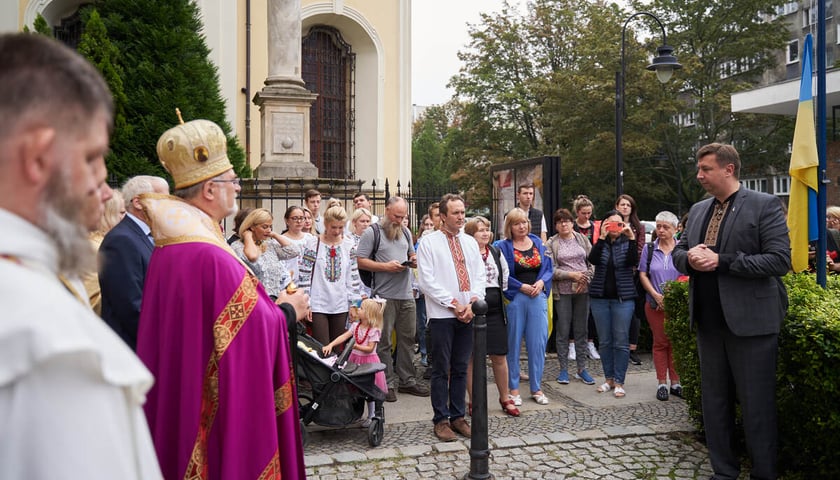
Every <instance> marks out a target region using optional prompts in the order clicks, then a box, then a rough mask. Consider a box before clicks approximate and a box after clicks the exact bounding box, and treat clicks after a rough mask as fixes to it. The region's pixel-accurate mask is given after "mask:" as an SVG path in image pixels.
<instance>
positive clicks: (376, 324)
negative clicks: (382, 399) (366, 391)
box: [324, 298, 388, 423]
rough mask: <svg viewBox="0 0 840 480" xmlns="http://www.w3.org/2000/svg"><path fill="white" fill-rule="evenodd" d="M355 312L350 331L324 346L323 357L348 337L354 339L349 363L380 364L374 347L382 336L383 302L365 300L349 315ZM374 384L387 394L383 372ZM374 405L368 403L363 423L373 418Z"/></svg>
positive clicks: (377, 374) (372, 299) (378, 375)
mask: <svg viewBox="0 0 840 480" xmlns="http://www.w3.org/2000/svg"><path fill="white" fill-rule="evenodd" d="M353 311H355V313H356V316H357V317H358V319H359V320H358V321H357V322H354V323H353V324H352V325H350V329H349V330H347V331H346V332H344V333H342V334H341V335H339V336H338V337H337V338H336V339H335V340H333V341H332V342H330V343H329V344H327V345H326V346H324V355H329V354H330V352H331V351H332V349H333V347H335V346H336V345H339V344H343V343H344V342H346V341H347V340H350V337H353V338H354V339H355V343H354V344H353V351H352V352H350V356H349V358H348V360H349V361H351V362H353V363H356V364H363V363H380V362H379V355H377V353H376V345H377V344H378V343H379V339H380V337H381V336H382V331H381V330H380V328H382V321H383V320H382V319H383V313H384V312H385V300H384V299H381V298H375V299H374V298H366V299H364V300H362V305H361V307H360V308H355V307H353V308H352V309H351V315H352V314H353ZM374 382H375V384H376V386H377V387H379V389H380V390H382V393H388V383H387V382H386V381H385V372H384V371H380V372H376V375H375V376H374ZM373 414H374V403H373V402H372V401H371V402H368V419H367V420H366V421H365V423H369V422H370V419H371V418H373Z"/></svg>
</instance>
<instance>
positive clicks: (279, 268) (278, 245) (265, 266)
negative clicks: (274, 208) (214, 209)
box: [230, 208, 300, 299]
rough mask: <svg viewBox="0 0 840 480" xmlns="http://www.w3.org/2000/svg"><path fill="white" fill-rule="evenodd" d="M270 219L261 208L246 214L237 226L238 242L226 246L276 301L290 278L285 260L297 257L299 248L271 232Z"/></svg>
mask: <svg viewBox="0 0 840 480" xmlns="http://www.w3.org/2000/svg"><path fill="white" fill-rule="evenodd" d="M273 222H274V217H272V215H271V212H269V211H268V210H266V209H264V208H256V209H254V210H253V211H251V213H249V214H248V215H247V216H246V217H245V219H244V220H242V224H241V225H240V226H239V240H235V241H234V242H233V243H232V244H231V245H230V246H231V248H233V251H234V252H236V254H237V255H238V256H239V258H241V259H242V260H243V261H244V262H245V263H246V264H247V265H248V266H249V267H251V270H253V271H254V274H255V275H256V276H257V278H258V279H259V280H260V283H262V284H263V287H265V292H266V293H268V295H269V296H270V297H272V298H275V299H276V298H277V296H278V295H279V294H280V291H281V290H282V289H284V288H286V285H288V284H289V282H290V281H291V278H290V277H289V271H288V270H287V269H286V261H287V260H289V259H296V258H297V257H298V256H299V255H300V247H298V246H297V245H295V244H293V243H292V242H291V241H290V240H289V239H288V238H286V237H284V236H283V235H280V234H279V233H277V232H275V231H274V229H273Z"/></svg>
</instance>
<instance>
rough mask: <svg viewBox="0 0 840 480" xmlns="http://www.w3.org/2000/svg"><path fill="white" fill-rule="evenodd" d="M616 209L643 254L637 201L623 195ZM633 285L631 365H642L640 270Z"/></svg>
mask: <svg viewBox="0 0 840 480" xmlns="http://www.w3.org/2000/svg"><path fill="white" fill-rule="evenodd" d="M615 209H616V210H617V211H618V213H620V214H621V217H622V218H623V219H624V223H626V224H627V225H629V226H630V229H631V230H633V235H635V237H636V251H637V252H638V254H639V255H641V254H642V247H644V246H645V226H644V224H642V222H641V221H640V220H639V214H638V210H637V209H636V201H635V200H633V197H631V196H630V195H627V194H626V193H624V194H621V195H619V196H618V198H617V199H616V200H615ZM633 283H634V284H635V285H636V308H635V309H634V310H633V313H634V315H633V319H632V320H631V322H630V363H632V364H633V365H641V364H642V360H641V359H640V358H639V356H638V355H636V346H637V344H638V343H639V329H640V328H641V327H642V318H644V316H645V302H644V297H645V292H644V288H643V287H642V283H641V281H640V280H639V271H638V269H633Z"/></svg>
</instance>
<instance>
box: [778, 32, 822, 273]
mask: <svg viewBox="0 0 840 480" xmlns="http://www.w3.org/2000/svg"><path fill="white" fill-rule="evenodd" d="M812 44H813V38H812V37H811V34H810V33H809V34H808V35H807V36H806V37H805V46H804V47H803V49H802V78H801V80H800V84H799V109H798V110H797V112H796V129H795V130H794V132H793V152H792V153H791V156H790V170H789V172H790V202H789V205H788V220H787V222H788V228H789V229H790V247H791V261H792V263H793V271H794V272H801V271H803V270H807V269H808V243H809V242H810V241H812V240H816V239H817V236H818V224H817V222H818V221H819V218H818V217H817V188H818V184H817V167H818V165H819V158H818V155H817V130H816V128H815V126H814V100H813V96H812V93H811V82H812V80H811V72H812V70H811V68H812V66H811V65H812V54H811V50H812V48H813V47H812ZM823 255H824V254H823ZM817 257H818V258H817V260H820V258H819V255H817Z"/></svg>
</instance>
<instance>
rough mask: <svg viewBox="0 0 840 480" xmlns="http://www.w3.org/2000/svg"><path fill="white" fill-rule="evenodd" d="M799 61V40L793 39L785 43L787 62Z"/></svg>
mask: <svg viewBox="0 0 840 480" xmlns="http://www.w3.org/2000/svg"><path fill="white" fill-rule="evenodd" d="M798 61H799V40H798V39H797V40H793V41H790V42H788V44H787V63H795V62H798Z"/></svg>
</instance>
